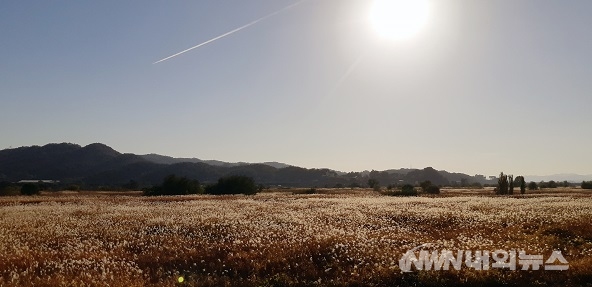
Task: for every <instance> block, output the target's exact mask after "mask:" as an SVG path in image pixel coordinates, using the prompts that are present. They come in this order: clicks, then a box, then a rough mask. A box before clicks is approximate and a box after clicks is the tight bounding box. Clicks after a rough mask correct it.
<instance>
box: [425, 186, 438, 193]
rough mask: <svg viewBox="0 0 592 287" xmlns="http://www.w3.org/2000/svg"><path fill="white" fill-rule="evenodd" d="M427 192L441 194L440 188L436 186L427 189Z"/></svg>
mask: <svg viewBox="0 0 592 287" xmlns="http://www.w3.org/2000/svg"><path fill="white" fill-rule="evenodd" d="M426 192H427V193H429V194H440V188H439V187H438V186H436V185H430V186H428V188H427V189H426Z"/></svg>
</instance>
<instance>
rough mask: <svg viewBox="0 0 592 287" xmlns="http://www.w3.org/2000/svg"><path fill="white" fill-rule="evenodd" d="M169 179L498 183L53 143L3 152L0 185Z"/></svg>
mask: <svg viewBox="0 0 592 287" xmlns="http://www.w3.org/2000/svg"><path fill="white" fill-rule="evenodd" d="M169 174H176V175H178V176H185V177H188V178H190V179H197V180H199V181H200V182H202V183H212V182H215V181H216V180H217V179H218V178H220V177H222V176H227V175H246V176H250V177H253V178H254V179H255V181H256V182H258V183H260V184H264V185H275V186H293V187H315V186H316V187H333V186H365V185H366V183H367V181H368V179H370V178H373V179H376V180H378V181H379V183H380V184H381V185H382V186H386V185H389V184H401V183H416V182H421V181H424V180H430V181H431V182H432V183H434V184H438V185H448V184H454V183H460V182H461V181H463V183H476V182H478V183H481V184H484V183H494V182H493V181H488V180H487V179H485V177H482V176H470V175H467V174H462V173H452V172H447V171H444V170H441V171H438V170H435V169H433V168H431V167H426V168H424V169H391V170H385V171H375V170H372V171H361V172H347V173H346V172H340V171H335V170H330V169H316V168H313V169H307V168H302V167H297V166H291V165H288V164H284V163H279V162H264V163H245V162H238V163H228V162H222V161H217V160H201V159H197V158H174V157H169V156H163V155H158V154H147V155H136V154H129V153H120V152H118V151H116V150H114V149H113V148H111V147H109V146H107V145H104V144H100V143H95V144H90V145H87V146H84V147H83V146H80V145H77V144H72V143H52V144H47V145H44V146H28V147H19V148H11V149H4V150H0V181H11V182H17V181H20V180H57V181H60V182H61V183H62V184H78V185H82V186H84V187H109V186H121V185H124V184H126V183H129V182H130V181H134V182H137V183H139V184H140V186H141V187H144V186H151V185H154V184H158V183H160V182H161V181H162V179H163V178H164V177H165V176H167V175H169ZM568 177H569V176H567V175H566V177H563V176H561V177H560V176H558V177H555V178H554V180H556V181H558V180H568V179H563V178H568ZM534 178H535V177H532V179H529V178H527V180H534ZM581 178H584V179H588V178H592V176H588V177H581ZM582 180H583V179H582ZM578 181H580V180H579V178H578Z"/></svg>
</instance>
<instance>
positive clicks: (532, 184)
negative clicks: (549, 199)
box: [528, 181, 539, 190]
mask: <svg viewBox="0 0 592 287" xmlns="http://www.w3.org/2000/svg"><path fill="white" fill-rule="evenodd" d="M537 189H539V185H538V184H537V183H536V182H534V181H531V182H530V183H528V190H537Z"/></svg>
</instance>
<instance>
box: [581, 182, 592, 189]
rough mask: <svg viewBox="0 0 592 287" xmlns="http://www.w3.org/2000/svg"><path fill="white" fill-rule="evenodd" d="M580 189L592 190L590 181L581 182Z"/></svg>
mask: <svg viewBox="0 0 592 287" xmlns="http://www.w3.org/2000/svg"><path fill="white" fill-rule="evenodd" d="M582 189H592V181H582Z"/></svg>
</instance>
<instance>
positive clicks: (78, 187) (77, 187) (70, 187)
mask: <svg viewBox="0 0 592 287" xmlns="http://www.w3.org/2000/svg"><path fill="white" fill-rule="evenodd" d="M66 190H70V191H80V185H76V184H72V185H69V186H68V187H66Z"/></svg>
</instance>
